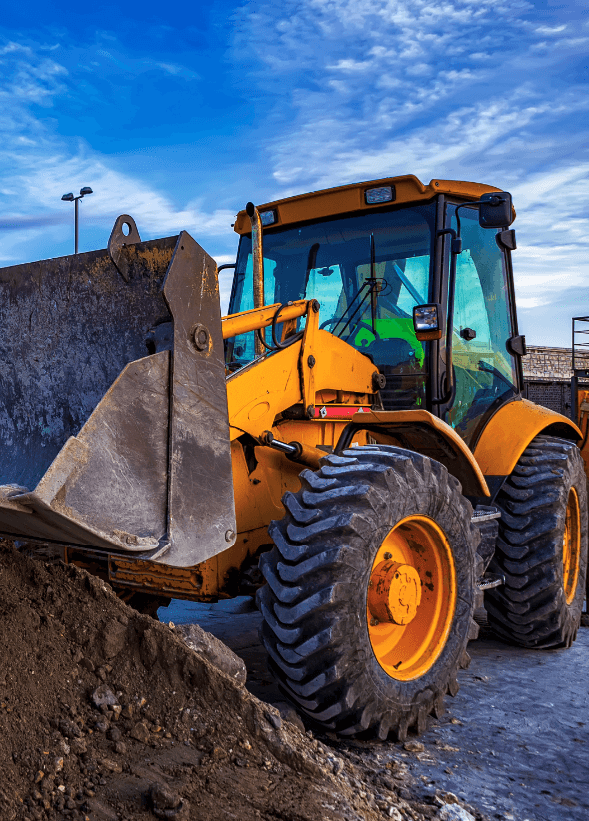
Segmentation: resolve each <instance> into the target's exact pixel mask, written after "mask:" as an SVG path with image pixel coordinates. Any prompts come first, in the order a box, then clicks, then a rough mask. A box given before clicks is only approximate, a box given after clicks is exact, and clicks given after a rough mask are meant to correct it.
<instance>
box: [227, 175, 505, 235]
mask: <svg viewBox="0 0 589 821" xmlns="http://www.w3.org/2000/svg"><path fill="white" fill-rule="evenodd" d="M385 185H393V186H394V187H395V193H396V197H395V201H394V203H393V204H394V205H399V204H401V203H410V202H423V201H425V200H431V199H432V198H433V197H435V196H436V194H451V195H453V196H456V197H460V198H461V199H464V200H467V201H468V200H478V199H479V198H480V196H481V194H485V193H487V192H489V191H500V190H501V189H500V188H495V187H493V186H492V185H482V184H481V183H476V182H462V181H459V180H432V181H431V182H430V183H429V184H428V185H424V184H423V183H422V182H421V181H420V180H418V179H417V177H415V176H414V175H413V174H405V175H404V176H401V177H386V178H385V179H382V180H371V181H369V182H359V183H354V184H352V185H340V186H338V187H337V188H328V189H325V190H323V191H313V192H312V193H309V194H298V195H297V196H295V197H288V198H286V199H283V200H276V201H274V202H269V203H266V204H265V205H258V211H266V210H270V209H272V210H274V211H275V212H276V215H277V217H278V220H277V222H276V223H275V224H274V225H272V226H271V227H270V228H269V229H268V228H266V229H264V233H265V232H266V231H268V230H270V231H271V230H272V228H274V227H275V226H285V225H289V224H291V223H296V222H303V221H305V222H306V221H308V220H319V219H325V218H326V217H327V218H329V217H334V216H337V215H338V214H346V213H348V214H349V213H353V212H362V211H369V210H371V209H375V208H376V209H377V210H378V209H379V208H382V205H381V206H379V205H367V203H366V199H365V192H366V190H367V189H370V188H380V187H382V186H385ZM390 204H391V203H383V205H384V206H385V207H386V206H388V205H390ZM514 218H515V212H514ZM234 230H235V231H236V232H237V233H238V234H248V233H249V232H250V231H251V222H250V219H249V217H248V216H247V214H246V212H245V211H240V212H239V214H238V215H237V219H236V220H235V226H234Z"/></svg>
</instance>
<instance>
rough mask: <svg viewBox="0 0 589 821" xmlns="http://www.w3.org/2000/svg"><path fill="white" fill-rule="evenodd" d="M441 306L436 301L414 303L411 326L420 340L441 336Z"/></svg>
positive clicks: (425, 340) (439, 337) (424, 340)
mask: <svg viewBox="0 0 589 821" xmlns="http://www.w3.org/2000/svg"><path fill="white" fill-rule="evenodd" d="M441 308H442V306H441V305H440V304H439V303H438V302H429V303H428V304H427V305H416V306H415V307H414V308H413V328H414V330H415V336H416V337H417V338H418V339H419V341H420V342H427V341H428V340H430V339H441V338H442V323H441V316H442V310H441Z"/></svg>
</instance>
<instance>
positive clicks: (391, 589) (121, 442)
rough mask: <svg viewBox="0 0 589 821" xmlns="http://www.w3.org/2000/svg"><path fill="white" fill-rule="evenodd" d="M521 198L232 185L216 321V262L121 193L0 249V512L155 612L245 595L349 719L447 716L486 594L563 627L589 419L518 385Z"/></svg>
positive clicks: (574, 574) (2, 520)
mask: <svg viewBox="0 0 589 821" xmlns="http://www.w3.org/2000/svg"><path fill="white" fill-rule="evenodd" d="M514 217H515V212H514V211H513V207H512V202H511V196H510V195H509V194H508V193H507V192H504V191H500V190H499V189H496V188H493V187H490V186H485V185H479V184H475V183H467V182H455V181H448V180H432V181H431V182H430V183H429V185H424V184H422V183H421V182H420V181H419V180H418V179H417V178H416V177H414V176H411V175H407V176H401V177H395V178H388V179H383V180H377V181H373V182H368V183H360V184H355V185H347V186H343V187H339V188H334V189H330V190H325V191H319V192H315V193H312V194H305V195H301V196H296V197H291V198H288V199H284V200H281V201H278V202H272V203H269V204H266V205H263V206H258V207H255V206H254V205H252V204H251V203H248V206H247V208H246V209H245V210H244V211H242V212H240V213H239V214H238V216H237V220H236V223H235V226H234V227H235V231H236V232H237V233H238V234H239V237H240V240H239V249H238V253H237V260H236V263H235V265H232V266H229V267H232V268H234V269H235V271H234V279H233V288H232V293H231V301H230V309H229V315H228V316H226V317H223V318H222V317H221V315H220V306H219V289H218V270H217V266H216V265H215V262H214V260H213V259H211V258H210V257H209V256H208V254H207V253H206V252H205V251H204V250H203V249H202V248H201V247H200V246H199V245H198V244H197V243H196V242H195V241H194V239H193V238H192V237H191V236H190V235H189V234H188V233H186V232H183V233H181V234H180V235H179V236H177V237H170V238H167V239H161V240H153V241H149V242H141V240H140V237H139V234H138V232H137V228H136V226H135V224H134V222H133V220H132V218H131V217H130V216H128V215H122V216H121V217H119V218H118V219H117V221H116V223H115V226H114V228H113V232H112V234H111V238H110V241H109V246H108V249H107V250H105V251H96V252H92V253H87V254H79V255H74V256H71V257H65V258H61V259H53V260H47V261H44V262H38V263H29V264H26V265H19V266H14V267H11V268H4V269H3V270H0V287H1V289H2V299H1V300H0V312H1V315H2V325H3V331H4V332H3V335H2V341H1V343H0V361H1V374H2V377H1V378H2V391H1V393H0V431H1V439H2V450H1V454H2V457H1V470H2V479H1V480H0V483H1V484H2V487H1V488H0V531H1V532H2V534H4V535H5V536H6V537H8V538H12V539H14V540H16V541H17V542H26V543H27V544H28V545H29V546H31V545H32V546H33V549H38V550H39V551H40V552H43V551H45V552H46V551H47V549H48V546H49V548H50V549H51V550H53V551H54V553H55V554H56V555H58V556H59V557H61V558H62V559H63V560H64V561H65V562H72V563H76V564H78V565H80V566H83V567H86V568H88V569H90V570H91V571H92V572H95V573H97V574H99V575H101V576H102V577H103V578H105V579H108V580H109V582H110V583H111V584H112V585H113V587H114V588H115V589H116V590H117V591H118V592H119V594H120V595H122V596H123V597H124V598H126V599H127V600H128V601H129V602H130V603H131V604H133V605H135V606H137V607H139V608H142V609H144V610H146V611H149V610H150V609H151V611H152V612H153V611H155V609H156V608H157V606H158V605H159V604H161V603H163V602H165V601H166V600H167V599H169V598H170V597H176V598H184V599H192V600H196V601H215V600H217V599H219V598H228V597H231V596H235V595H240V594H250V595H254V594H255V595H256V596H257V603H258V606H259V608H260V610H261V613H262V615H263V625H262V630H261V635H262V640H263V642H264V645H265V647H266V648H267V651H268V656H269V664H270V667H271V669H272V670H273V672H274V674H275V676H276V678H277V679H278V682H279V684H280V687H281V689H282V690H283V691H284V693H285V694H286V695H287V696H288V698H289V699H290V700H291V701H292V702H293V703H294V704H295V705H296V706H297V708H298V709H299V710H301V711H302V712H303V713H304V714H306V715H307V716H308V717H309V718H310V719H312V720H313V721H314V722H316V723H318V724H319V725H322V726H323V727H325V728H328V729H330V730H332V731H334V732H336V733H338V734H341V735H343V736H354V735H359V734H367V735H377V736H379V737H380V738H383V739H384V738H386V737H387V736H388V734H389V733H394V734H396V737H397V738H399V739H403V738H405V736H406V734H407V731H408V729H409V728H414V729H416V730H417V731H421V730H423V729H424V727H425V726H426V720H427V717H428V715H429V714H430V713H432V712H433V713H435V714H437V715H439V714H440V713H441V712H442V710H443V700H444V696H445V694H446V693H447V692H450V693H451V694H452V695H453V694H455V693H456V691H457V688H458V683H457V674H458V671H459V668H460V667H461V666H465V665H466V664H467V663H468V654H467V651H466V647H467V644H468V641H469V640H470V639H473V638H475V637H476V635H477V631H478V627H477V623H476V622H475V620H474V616H475V613H476V612H477V611H478V615H479V616H480V615H481V614H482V613H484V610H483V609H482V608H483V597H484V608H485V610H486V617H487V619H488V621H489V623H490V624H491V625H492V627H493V629H494V630H495V631H496V633H497V634H498V635H499V636H501V637H502V638H504V639H505V640H507V641H509V642H513V643H516V644H519V645H521V646H523V647H530V648H546V647H560V646H569V645H570V644H571V643H572V641H573V640H574V638H575V635H576V632H577V628H578V626H579V623H580V618H581V611H582V606H583V601H584V598H585V580H586V568H587V489H586V487H587V486H586V478H585V477H586V470H585V466H584V458H586V453H585V450H584V448H585V440H584V438H583V434H582V432H581V430H580V429H579V427H577V425H576V424H575V422H574V421H571V420H570V419H568V418H566V417H565V416H561V415H560V414H558V413H555V412H553V411H550V410H547V409H546V408H542V407H539V406H537V405H534V404H532V403H531V402H528V401H527V400H525V399H523V398H522V395H521V391H522V387H523V377H522V368H521V357H522V356H523V355H524V354H525V341H524V339H523V337H522V336H520V335H519V333H518V329H517V319H516V311H515V301H514V288H513V274H512V266H511V252H512V251H513V250H514V249H515V247H516V244H515V234H514V231H513V229H511V228H510V225H511V224H512V222H513V219H514ZM125 226H126V228H125ZM222 267H223V266H222ZM584 406H587V403H586V402H583V403H582V404H581V408H583V407H584ZM587 407H589V406H587ZM581 423H582V424H583V426H584V427H583V429H584V430H585V429H586V426H587V423H586V420H585V419H582V420H581ZM34 546H36V548H35V547H34Z"/></svg>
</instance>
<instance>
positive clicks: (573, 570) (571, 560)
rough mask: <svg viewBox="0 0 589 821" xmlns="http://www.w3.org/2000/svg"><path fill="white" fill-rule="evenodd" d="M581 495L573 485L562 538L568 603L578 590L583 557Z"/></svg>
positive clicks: (564, 579) (563, 572) (565, 590)
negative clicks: (578, 494) (581, 558)
mask: <svg viewBox="0 0 589 821" xmlns="http://www.w3.org/2000/svg"><path fill="white" fill-rule="evenodd" d="M580 520H581V517H580V514H579V497H578V496H577V491H576V490H575V488H574V487H572V488H571V489H570V491H569V498H568V502H567V512H566V520H565V525H564V536H563V540H562V578H563V587H564V594H565V596H566V602H567V604H571V602H572V601H573V599H574V598H575V593H576V592H577V580H578V578H579V560H580V557H581V532H580V531H581V528H580Z"/></svg>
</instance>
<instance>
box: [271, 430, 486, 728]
mask: <svg viewBox="0 0 589 821" xmlns="http://www.w3.org/2000/svg"><path fill="white" fill-rule="evenodd" d="M300 478H301V484H302V487H301V489H300V490H299V492H298V493H296V494H293V493H286V494H285V495H284V497H283V503H284V506H285V508H286V515H285V516H284V518H283V519H282V520H280V521H278V522H272V524H271V525H270V528H269V533H270V536H271V538H272V539H273V541H274V544H275V547H273V548H272V550H271V551H269V552H268V553H265V554H263V555H262V556H261V558H260V569H261V570H262V573H263V574H264V577H265V579H266V582H267V584H266V585H264V587H262V588H261V589H260V590H259V591H258V606H259V607H260V609H261V611H262V614H263V616H264V622H263V624H262V628H261V638H262V641H263V643H264V645H265V647H266V649H267V651H268V654H269V657H270V660H269V664H270V667H271V670H272V672H273V673H274V675H275V676H276V678H277V680H278V683H279V685H280V687H281V689H282V690H283V692H284V693H285V694H286V695H287V697H288V698H289V699H290V700H291V701H292V702H293V703H294V704H295V705H296V706H297V708H298V709H300V710H301V711H303V712H304V713H306V714H307V716H309V718H311V719H313V720H314V721H315V722H317V723H319V724H320V725H322V726H323V727H325V728H327V729H329V730H332V731H335V732H337V733H339V734H341V735H345V736H354V735H358V734H366V735H374V734H376V735H378V737H379V738H381V739H385V738H386V737H387V736H388V734H389V732H391V731H393V732H395V733H396V735H397V737H398V738H399V739H400V740H403V739H404V738H406V735H407V731H408V729H409V728H410V727H414V728H415V729H416V730H417V731H418V732H422V731H423V730H424V729H425V727H426V719H427V716H428V715H429V714H430V713H431V712H432V711H434V712H435V713H436V715H438V716H439V715H441V714H442V712H443V698H444V695H445V693H446V692H448V691H449V692H450V693H451V694H452V695H455V694H456V693H457V691H458V683H457V680H456V676H457V672H458V669H459V667H460V666H461V665H463V666H465V665H466V662H467V660H468V656H467V654H466V645H467V642H468V640H469V639H470V638H475V637H476V634H477V632H478V627H477V625H476V624H475V622H474V621H473V618H472V614H473V609H474V599H475V561H476V558H475V552H476V547H477V544H478V541H479V538H480V537H479V532H478V529H476V528H474V527H473V526H472V524H471V521H470V519H471V515H472V508H471V506H470V504H469V502H468V501H467V500H466V499H465V498H464V497H463V496H462V493H461V488H460V484H459V483H458V481H457V480H456V479H455V478H454V477H452V476H450V475H449V474H448V472H447V470H446V468H445V467H443V466H442V465H441V464H440V463H439V462H435V461H433V460H432V459H429V458H427V457H425V456H421V455H420V454H417V453H414V452H412V451H407V450H403V449H401V448H395V447H388V446H366V447H357V448H351V449H350V450H347V451H345V452H344V454H343V456H341V457H340V456H334V455H331V456H327V457H326V458H325V459H323V460H322V467H321V468H320V470H318V471H317V472H316V473H314V472H312V471H310V470H305V471H303V472H302V473H301V476H300ZM404 534H405V535H404ZM420 534H422V535H423V541H422V542H419V538H420ZM428 534H429V535H428ZM391 540H392V541H391ZM389 545H390V547H389ZM423 545H425V548H424V546H423ZM436 545H439V546H440V547H439V549H438V548H437V547H436ZM383 550H384V551H385V552H383ZM389 550H392V551H393V553H394V551H395V550H397V551H401V554H399V555H401V559H402V556H405V560H403V561H405V562H406V563H405V565H404V566H405V568H407V566H408V565H412V566H411V567H409V569H408V570H407V573H409V575H411V574H412V573H413V577H414V581H413V585H414V587H413V588H412V589H413V590H417V589H418V588H419V582H418V579H420V580H421V591H420V592H419V593H417V594H416V599H415V601H417V605H416V607H417V610H416V611H415V612H416V613H417V615H415V613H414V615H413V616H412V617H411V618H409V617H407V618H408V619H409V620H408V622H407V624H405V625H403V624H401V622H402V621H403V618H404V617H403V615H401V616H399V615H398V613H397V614H396V615H395V618H396V619H400V621H399V620H397V622H396V623H394V622H393V621H392V620H388V621H387V619H386V618H385V619H384V620H382V619H381V622H379V621H378V619H377V618H375V617H374V612H375V611H374V599H372V600H370V601H369V591H371V590H372V591H374V590H375V589H376V586H375V583H374V581H373V580H374V579H376V578H381V579H382V578H383V576H382V575H381V576H379V577H378V576H377V575H375V574H376V573H377V570H376V569H375V568H381V570H379V571H378V572H380V573H381V574H382V573H383V572H386V571H387V569H390V566H393V565H394V566H393V569H392V570H391V572H392V573H395V568H397V567H399V568H402V567H403V562H402V561H401V559H399V562H401V563H399V562H395V561H393V559H388V560H387V558H386V557H391V556H392V553H391V552H388V551H389ZM403 551H404V552H403ZM428 551H429V553H431V556H429V558H428V555H429V554H428ZM436 551H437V553H438V555H437V556H436ZM381 559H383V561H382V562H381ZM410 559H411V561H410ZM387 561H388V563H389V564H388V565H387ZM428 562H429V564H428ZM436 563H437V564H436ZM383 567H384V571H383V570H382V568H383ZM445 567H446V570H448V572H446V570H445V569H444V568H445ZM428 568H429V569H428ZM436 568H437V569H436ZM400 572H401V570H400ZM417 574H419V575H418V576H417ZM395 578H397V579H398V578H399V577H398V576H395ZM402 578H403V579H409V576H402ZM450 578H451V579H452V581H451V582H450V581H449V579H450ZM371 581H372V582H373V583H372V584H371V585H369V582H371ZM396 584H401V582H396ZM450 584H451V587H450V586H449V585H450ZM444 585H447V587H446V588H444ZM392 586H393V582H392V581H391V582H390V587H391V589H392ZM407 587H410V585H409V584H408V585H407ZM388 589H389V588H387V591H388ZM398 589H399V591H400V592H399V595H398V598H397V600H396V601H397V604H399V602H400V603H401V604H404V603H405V600H407V601H409V598H410V596H409V597H408V594H407V592H406V587H402V588H398ZM370 595H373V593H370ZM387 595H388V593H387ZM390 600H391V601H392V598H391V599H390ZM379 601H380V600H379ZM371 602H372V603H371ZM414 603H415V602H414ZM432 603H433V604H432ZM369 608H372V609H369ZM428 608H429V609H428ZM438 611H439V612H440V614H441V615H440V616H438V615H437V613H438ZM371 613H372V615H371ZM444 614H445V615H444ZM430 615H431V618H430ZM411 619H412V620H411ZM430 628H431V629H430ZM409 630H412V631H413V632H412V633H407V632H405V631H409ZM387 642H388V643H387ZM412 642H413V643H412ZM414 645H415V646H416V647H417V648H418V649H417V650H416V651H415V652H414V651H413V649H411V650H409V649H408V647H411V648H413V646H414ZM383 648H384V649H383ZM387 648H388V649H387ZM391 648H392V649H391ZM411 653H413V656H411ZM397 659H399V661H398V663H394V662H397Z"/></svg>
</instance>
